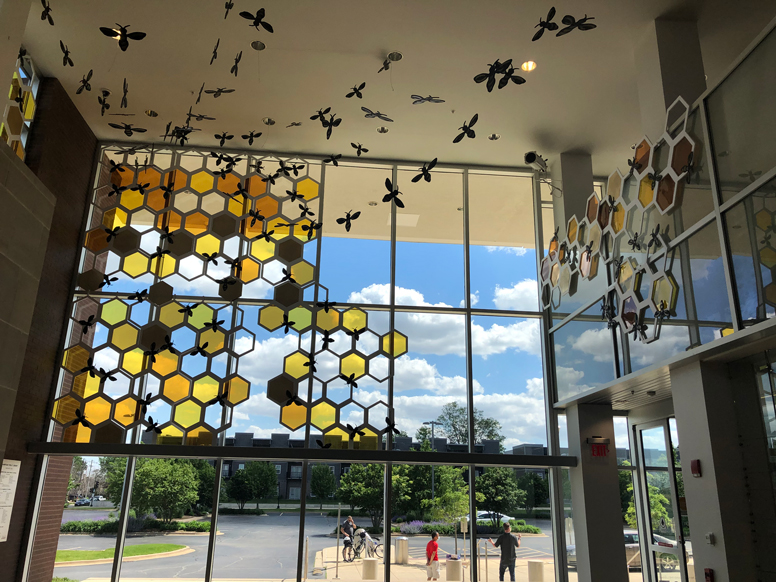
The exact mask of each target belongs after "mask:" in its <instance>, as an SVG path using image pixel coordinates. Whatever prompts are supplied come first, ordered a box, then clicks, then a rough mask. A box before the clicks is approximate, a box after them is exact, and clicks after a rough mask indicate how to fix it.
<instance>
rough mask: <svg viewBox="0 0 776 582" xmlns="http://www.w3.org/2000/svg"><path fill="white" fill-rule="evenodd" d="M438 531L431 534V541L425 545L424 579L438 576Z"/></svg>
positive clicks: (434, 578)
mask: <svg viewBox="0 0 776 582" xmlns="http://www.w3.org/2000/svg"><path fill="white" fill-rule="evenodd" d="M438 539H439V533H437V532H433V533H432V534H431V541H430V542H428V544H427V545H426V576H428V578H426V580H427V581H428V580H436V579H437V578H439V544H438V543H437V540H438Z"/></svg>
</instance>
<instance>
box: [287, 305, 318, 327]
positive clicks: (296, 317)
mask: <svg viewBox="0 0 776 582" xmlns="http://www.w3.org/2000/svg"><path fill="white" fill-rule="evenodd" d="M288 319H290V320H291V321H293V322H294V325H292V326H291V327H293V328H294V329H295V330H296V331H303V330H305V329H307V328H308V327H310V324H311V323H312V321H313V314H312V312H311V311H310V310H309V309H308V308H307V307H302V306H300V307H294V308H293V309H292V310H291V311H289V312H288Z"/></svg>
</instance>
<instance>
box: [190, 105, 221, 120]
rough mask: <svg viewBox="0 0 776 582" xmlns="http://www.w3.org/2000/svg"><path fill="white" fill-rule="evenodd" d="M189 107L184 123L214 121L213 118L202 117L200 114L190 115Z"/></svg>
mask: <svg viewBox="0 0 776 582" xmlns="http://www.w3.org/2000/svg"><path fill="white" fill-rule="evenodd" d="M191 109H192V108H191V107H189V112H188V113H187V114H186V121H187V122H190V121H191V120H192V119H193V120H194V121H215V120H216V118H215V117H210V116H208V115H204V114H202V113H192V112H191Z"/></svg>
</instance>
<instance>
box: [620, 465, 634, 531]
mask: <svg viewBox="0 0 776 582" xmlns="http://www.w3.org/2000/svg"><path fill="white" fill-rule="evenodd" d="M622 465H623V467H630V461H623V463H622ZM619 473H620V475H619V477H620V479H619V485H620V509H621V511H622V521H623V522H624V523H627V519H626V515H627V513H628V507H630V506H631V505H632V504H633V474H632V472H631V471H620V472H619Z"/></svg>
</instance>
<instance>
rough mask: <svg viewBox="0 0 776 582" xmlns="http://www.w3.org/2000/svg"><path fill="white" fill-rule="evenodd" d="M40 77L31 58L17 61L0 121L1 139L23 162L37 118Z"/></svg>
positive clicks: (21, 57) (24, 57) (21, 58)
mask: <svg viewBox="0 0 776 582" xmlns="http://www.w3.org/2000/svg"><path fill="white" fill-rule="evenodd" d="M38 83H39V80H38V75H37V73H36V71H35V67H34V65H33V64H32V60H31V59H30V57H28V56H26V55H21V54H20V56H19V58H18V59H17V60H16V67H15V68H14V73H13V79H12V80H11V88H10V90H9V91H8V101H7V102H6V104H5V108H4V111H3V117H2V119H0V138H2V140H3V141H4V142H5V143H7V144H8V146H9V147H10V148H11V149H12V150H13V151H14V153H15V154H16V155H17V156H19V157H20V158H21V159H22V160H23V159H24V156H25V151H24V144H25V142H26V140H27V133H28V132H29V128H30V124H31V123H32V120H33V118H34V117H35V106H36V103H35V95H36V94H37V90H38Z"/></svg>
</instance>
